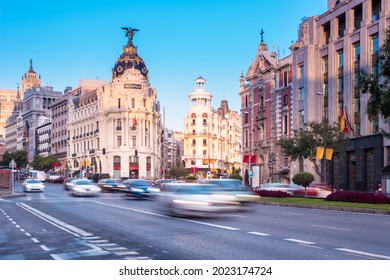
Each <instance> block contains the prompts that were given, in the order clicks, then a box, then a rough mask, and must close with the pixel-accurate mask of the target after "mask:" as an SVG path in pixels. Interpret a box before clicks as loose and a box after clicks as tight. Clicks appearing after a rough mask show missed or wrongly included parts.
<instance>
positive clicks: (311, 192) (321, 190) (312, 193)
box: [260, 183, 332, 198]
mask: <svg viewBox="0 0 390 280" xmlns="http://www.w3.org/2000/svg"><path fill="white" fill-rule="evenodd" d="M260 189H261V190H270V191H283V192H287V193H289V194H290V195H291V196H295V197H305V188H304V187H303V186H299V185H296V184H283V183H267V184H264V185H262V186H261V188H260ZM331 193H332V190H331V189H330V188H327V187H326V186H324V185H323V184H320V183H312V184H311V185H310V186H308V187H307V188H306V196H307V197H310V198H326V197H327V196H328V195H329V194H331Z"/></svg>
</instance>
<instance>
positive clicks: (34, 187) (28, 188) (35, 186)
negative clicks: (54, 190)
mask: <svg viewBox="0 0 390 280" xmlns="http://www.w3.org/2000/svg"><path fill="white" fill-rule="evenodd" d="M22 184H23V191H24V192H43V191H44V189H45V185H44V184H43V183H42V181H40V180H37V179H26V180H24V182H23V183H22Z"/></svg>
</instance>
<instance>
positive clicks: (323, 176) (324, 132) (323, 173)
mask: <svg viewBox="0 0 390 280" xmlns="http://www.w3.org/2000/svg"><path fill="white" fill-rule="evenodd" d="M316 94H317V95H318V96H321V97H322V98H321V118H322V125H323V133H322V141H323V142H324V143H323V144H324V155H323V159H322V178H323V183H327V182H326V134H327V127H326V126H327V124H326V121H325V119H326V118H325V94H324V93H322V92H318V91H317V92H316Z"/></svg>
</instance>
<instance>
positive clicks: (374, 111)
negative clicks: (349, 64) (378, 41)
mask: <svg viewBox="0 0 390 280" xmlns="http://www.w3.org/2000/svg"><path fill="white" fill-rule="evenodd" d="M385 34H386V37H385V42H384V44H383V45H382V47H381V48H380V50H379V55H378V58H377V61H376V62H377V64H378V65H379V67H380V69H379V72H378V73H376V72H375V71H372V72H373V73H369V72H368V71H366V70H364V69H362V70H361V79H360V85H361V89H362V93H364V94H366V93H369V94H370V96H369V98H368V101H367V109H366V113H367V115H368V117H369V119H370V120H372V119H374V118H376V117H377V116H378V115H379V114H380V115H382V117H383V118H385V119H390V27H389V28H388V29H387V30H386V31H385Z"/></svg>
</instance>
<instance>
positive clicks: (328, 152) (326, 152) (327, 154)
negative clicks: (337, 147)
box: [325, 148, 333, 160]
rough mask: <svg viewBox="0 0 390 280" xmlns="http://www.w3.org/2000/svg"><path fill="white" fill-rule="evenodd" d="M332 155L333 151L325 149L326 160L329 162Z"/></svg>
mask: <svg viewBox="0 0 390 280" xmlns="http://www.w3.org/2000/svg"><path fill="white" fill-rule="evenodd" d="M332 155H333V149H331V148H326V151H325V156H326V159H327V160H331V159H332Z"/></svg>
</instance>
